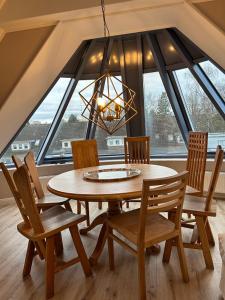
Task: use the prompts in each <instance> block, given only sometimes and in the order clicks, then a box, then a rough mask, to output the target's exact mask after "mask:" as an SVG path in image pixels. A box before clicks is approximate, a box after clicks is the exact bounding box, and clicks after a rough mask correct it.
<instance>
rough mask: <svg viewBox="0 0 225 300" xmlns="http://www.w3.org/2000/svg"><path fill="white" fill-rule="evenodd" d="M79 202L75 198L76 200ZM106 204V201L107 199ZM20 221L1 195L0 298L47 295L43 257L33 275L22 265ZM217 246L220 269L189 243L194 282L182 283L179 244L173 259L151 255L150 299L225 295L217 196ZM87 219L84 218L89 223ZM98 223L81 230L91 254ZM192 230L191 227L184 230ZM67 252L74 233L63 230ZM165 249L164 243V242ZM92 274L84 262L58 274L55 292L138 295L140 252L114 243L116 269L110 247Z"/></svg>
mask: <svg viewBox="0 0 225 300" xmlns="http://www.w3.org/2000/svg"><path fill="white" fill-rule="evenodd" d="M73 205H74V207H75V203H74V204H73ZM104 208H106V205H104ZM90 211H91V216H92V217H94V216H96V215H97V214H99V213H100V212H102V211H100V210H98V209H97V204H91V206H90ZM20 221H21V218H20V215H19V212H18V210H17V207H16V206H15V204H14V202H13V201H12V200H11V199H0V241H1V243H0V299H3V300H6V299H13V300H14V299H15V300H20V299H38V300H40V299H44V295H45V292H44V271H45V270H44V263H43V262H42V261H40V260H39V259H38V258H35V260H34V263H33V266H32V270H31V276H29V277H28V278H26V280H23V278H22V269H23V263H24V258H25V250H26V245H27V241H26V239H25V238H24V237H22V236H21V235H20V234H19V233H18V232H17V229H16V225H17V223H19V222H20ZM210 223H211V225H212V230H213V234H214V236H215V237H216V246H215V247H213V248H211V252H212V256H213V261H214V266H215V269H214V271H209V270H207V269H205V264H204V260H203V256H202V253H201V252H200V251H197V250H195V251H194V250H191V249H185V253H186V256H187V262H188V269H189V275H190V282H189V283H188V284H185V283H183V281H182V278H181V273H180V268H179V262H178V257H177V253H176V249H175V248H174V249H173V252H172V256H171V260H170V263H169V264H168V265H166V264H163V263H162V251H161V253H160V254H159V255H155V256H146V278H147V295H148V299H157V300H163V299H167V300H180V299H181V300H186V299H187V300H190V299H191V300H200V299H204V300H212V299H222V297H221V294H220V290H219V280H220V272H221V264H222V263H221V258H220V255H219V249H218V241H217V234H218V233H219V232H225V202H223V201H218V204H217V217H216V218H212V219H211V220H210ZM84 225H85V224H84ZM98 231H99V229H98V228H96V229H95V230H93V231H92V232H91V233H89V234H88V235H87V236H82V240H83V243H84V246H85V249H86V251H87V253H88V254H90V253H91V251H92V249H93V248H94V246H95V241H96V238H97V235H98ZM184 235H187V232H184ZM63 240H64V243H65V249H66V251H65V254H66V255H68V256H72V255H73V254H74V252H73V251H74V248H73V245H72V243H71V240H70V238H69V234H68V233H67V232H65V233H64V234H63ZM161 247H162V249H163V247H164V244H163V243H162V244H161ZM93 273H94V274H93V277H91V278H88V279H86V278H85V277H84V275H83V272H82V270H81V267H80V265H79V264H77V265H75V266H72V267H70V268H68V269H66V270H64V271H63V272H60V273H58V274H56V278H55V297H54V299H59V300H61V299H63V300H67V299H69V300H102V299H103V300H111V299H113V300H128V299H129V300H136V299H137V264H136V260H135V257H133V256H131V255H130V254H129V253H128V252H126V251H125V250H124V249H122V248H121V247H120V246H119V245H116V244H115V271H113V272H112V271H109V267H108V255H107V247H105V249H104V251H103V254H102V256H101V258H100V260H99V263H98V265H97V266H96V267H94V269H93Z"/></svg>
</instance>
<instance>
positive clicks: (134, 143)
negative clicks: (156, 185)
mask: <svg viewBox="0 0 225 300" xmlns="http://www.w3.org/2000/svg"><path fill="white" fill-rule="evenodd" d="M149 143H150V137H149V136H140V137H125V138H124V153H125V163H126V164H132V163H134V164H149V163H150V157H149V156H150V150H149V148H150V147H149Z"/></svg>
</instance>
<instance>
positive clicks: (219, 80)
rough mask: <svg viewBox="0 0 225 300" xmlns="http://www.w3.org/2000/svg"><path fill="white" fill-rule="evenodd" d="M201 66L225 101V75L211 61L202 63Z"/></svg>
mask: <svg viewBox="0 0 225 300" xmlns="http://www.w3.org/2000/svg"><path fill="white" fill-rule="evenodd" d="M200 66H201V67H202V69H203V70H204V72H205V73H206V75H207V76H208V77H209V79H210V80H211V82H212V83H213V84H214V86H215V88H216V89H217V91H218V92H219V93H220V95H221V96H222V97H223V99H224V100H225V74H224V73H223V72H221V71H220V70H219V69H218V68H217V67H216V66H215V65H214V64H212V63H211V62H210V61H204V62H202V63H200Z"/></svg>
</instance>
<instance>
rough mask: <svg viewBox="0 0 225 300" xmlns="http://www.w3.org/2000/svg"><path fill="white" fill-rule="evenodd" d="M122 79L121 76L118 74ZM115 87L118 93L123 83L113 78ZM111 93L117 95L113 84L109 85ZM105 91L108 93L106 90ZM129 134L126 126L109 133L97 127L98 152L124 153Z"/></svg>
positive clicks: (107, 153)
mask: <svg viewBox="0 0 225 300" xmlns="http://www.w3.org/2000/svg"><path fill="white" fill-rule="evenodd" d="M116 77H117V78H118V79H119V80H121V76H116ZM113 83H114V85H115V88H116V90H117V92H118V94H120V93H122V84H121V82H119V81H117V80H113ZM109 88H110V90H109V93H110V95H111V97H115V96H116V94H115V91H114V89H113V88H112V86H111V85H109ZM104 93H107V91H106V90H104ZM126 135H127V131H126V126H123V127H121V128H120V129H119V130H117V131H116V132H115V133H114V134H112V135H109V134H108V133H107V132H106V131H105V130H103V129H101V128H100V127H98V126H97V127H96V132H95V138H96V140H97V144H98V152H99V154H100V155H116V154H117V155H118V154H123V153H124V137H125V136H126Z"/></svg>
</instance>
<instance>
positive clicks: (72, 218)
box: [17, 205, 86, 240]
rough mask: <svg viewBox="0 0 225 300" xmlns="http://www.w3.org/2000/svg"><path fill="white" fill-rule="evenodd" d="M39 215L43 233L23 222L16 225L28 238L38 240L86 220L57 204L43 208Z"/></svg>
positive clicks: (82, 216)
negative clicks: (36, 231)
mask: <svg viewBox="0 0 225 300" xmlns="http://www.w3.org/2000/svg"><path fill="white" fill-rule="evenodd" d="M40 217H41V221H42V225H43V227H44V231H45V233H43V234H36V233H35V232H34V230H33V229H32V228H30V227H27V225H26V224H25V223H24V222H22V223H20V224H18V225H17V229H18V231H19V232H20V233H21V234H23V235H24V236H26V237H27V238H28V239H31V240H40V239H44V238H46V237H48V236H51V235H54V234H56V233H58V232H60V231H62V230H64V229H66V228H68V227H69V226H72V225H73V224H74V225H75V224H78V223H81V222H83V221H85V220H86V216H84V215H77V214H74V213H73V212H71V211H68V210H66V209H65V208H63V207H62V206H59V205H57V206H54V207H52V208H49V209H48V210H45V211H44V212H43V213H42V214H40Z"/></svg>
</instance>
